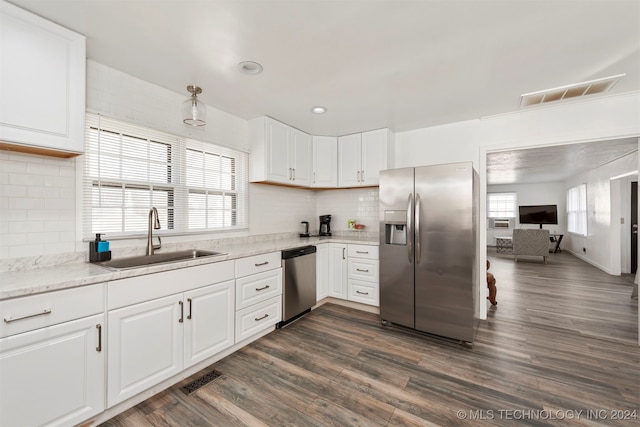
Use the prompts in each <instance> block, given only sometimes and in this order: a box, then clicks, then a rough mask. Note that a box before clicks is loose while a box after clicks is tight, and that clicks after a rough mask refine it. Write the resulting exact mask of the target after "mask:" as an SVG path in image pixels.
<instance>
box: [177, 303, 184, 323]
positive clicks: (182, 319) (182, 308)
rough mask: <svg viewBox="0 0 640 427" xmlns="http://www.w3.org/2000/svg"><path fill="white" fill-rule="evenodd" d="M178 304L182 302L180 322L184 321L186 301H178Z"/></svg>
mask: <svg viewBox="0 0 640 427" xmlns="http://www.w3.org/2000/svg"><path fill="white" fill-rule="evenodd" d="M178 304H180V318H179V319H178V322H179V323H182V322H184V303H183V302H182V301H178Z"/></svg>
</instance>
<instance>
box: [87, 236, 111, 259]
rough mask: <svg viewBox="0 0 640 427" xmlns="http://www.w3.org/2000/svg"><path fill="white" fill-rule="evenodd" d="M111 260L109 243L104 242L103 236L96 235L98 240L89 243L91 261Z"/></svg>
mask: <svg viewBox="0 0 640 427" xmlns="http://www.w3.org/2000/svg"><path fill="white" fill-rule="evenodd" d="M110 259H111V251H110V250H109V242H107V241H106V240H102V238H101V234H100V233H96V240H94V241H93V242H89V261H91V262H102V261H109V260H110Z"/></svg>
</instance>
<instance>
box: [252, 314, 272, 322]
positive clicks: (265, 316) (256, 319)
mask: <svg viewBox="0 0 640 427" xmlns="http://www.w3.org/2000/svg"><path fill="white" fill-rule="evenodd" d="M267 317H269V314H268V313H267V314H265V315H264V316H262V317H256V318H255V319H254V320H255V321H256V322H259V321H261V320H263V319H266V318H267Z"/></svg>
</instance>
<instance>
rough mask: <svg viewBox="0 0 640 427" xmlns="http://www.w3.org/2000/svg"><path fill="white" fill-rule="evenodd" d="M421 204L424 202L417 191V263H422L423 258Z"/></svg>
mask: <svg viewBox="0 0 640 427" xmlns="http://www.w3.org/2000/svg"><path fill="white" fill-rule="evenodd" d="M421 205H422V203H420V194H419V193H416V264H420V258H422V254H421V246H420V241H421V240H422V236H421V235H420V209H421Z"/></svg>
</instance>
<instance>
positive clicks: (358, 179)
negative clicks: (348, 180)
mask: <svg viewBox="0 0 640 427" xmlns="http://www.w3.org/2000/svg"><path fill="white" fill-rule="evenodd" d="M356 175H357V176H358V178H357V179H356V180H357V181H358V182H360V171H358V172H357V173H356Z"/></svg>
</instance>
